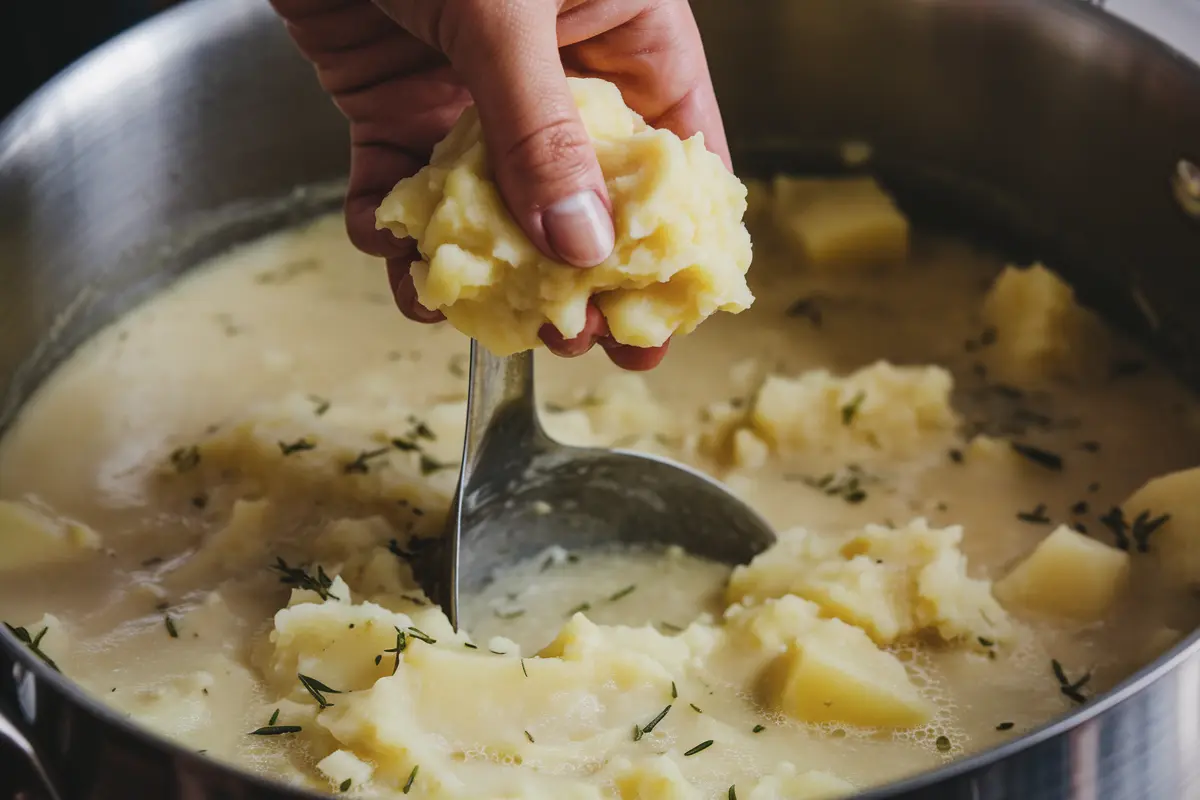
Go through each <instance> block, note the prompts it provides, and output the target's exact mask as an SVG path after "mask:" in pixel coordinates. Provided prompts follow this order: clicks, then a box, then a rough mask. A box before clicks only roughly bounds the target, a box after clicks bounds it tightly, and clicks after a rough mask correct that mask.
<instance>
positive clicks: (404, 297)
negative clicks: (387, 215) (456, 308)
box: [387, 240, 446, 323]
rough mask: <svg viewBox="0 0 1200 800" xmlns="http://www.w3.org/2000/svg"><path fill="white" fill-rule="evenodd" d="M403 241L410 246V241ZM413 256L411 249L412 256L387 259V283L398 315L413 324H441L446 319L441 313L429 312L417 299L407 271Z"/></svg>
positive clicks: (414, 252) (415, 288)
mask: <svg viewBox="0 0 1200 800" xmlns="http://www.w3.org/2000/svg"><path fill="white" fill-rule="evenodd" d="M405 241H408V242H409V243H410V244H411V240H405ZM415 255H416V248H415V247H413V252H412V255H411V256H409V257H403V258H389V259H388V262H387V271H388V283H389V284H390V285H391V287H392V297H394V298H395V300H396V307H397V308H399V309H400V313H402V314H403V315H404V316H406V317H408V318H409V319H411V320H412V321H413V322H424V323H430V322H441V321H442V320H444V319H445V318H446V317H445V316H444V315H443V314H442V312H440V311H430V310H429V309H428V308H425V306H423V305H421V302H420V301H419V300H418V299H417V287H416V286H415V285H414V284H413V279H412V275H411V274H410V271H409V270H410V268H411V267H412V262H413V257H414V256H415Z"/></svg>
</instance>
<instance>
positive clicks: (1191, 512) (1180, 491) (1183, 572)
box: [1121, 467, 1200, 587]
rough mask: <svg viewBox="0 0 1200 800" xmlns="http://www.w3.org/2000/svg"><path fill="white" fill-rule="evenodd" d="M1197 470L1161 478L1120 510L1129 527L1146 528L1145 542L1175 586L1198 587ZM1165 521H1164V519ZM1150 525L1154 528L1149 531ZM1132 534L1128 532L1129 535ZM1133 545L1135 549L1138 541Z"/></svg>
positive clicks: (1199, 492) (1199, 508)
mask: <svg viewBox="0 0 1200 800" xmlns="http://www.w3.org/2000/svg"><path fill="white" fill-rule="evenodd" d="M1197 496H1200V467H1196V468H1194V469H1185V470H1182V471H1180V472H1171V473H1168V474H1167V475H1161V476H1159V477H1157V478H1154V479H1153V480H1151V481H1149V482H1147V483H1146V485H1145V486H1143V487H1142V488H1140V489H1138V490H1137V491H1136V492H1134V493H1133V494H1132V495H1131V496H1130V497H1129V499H1128V500H1126V501H1125V504H1124V505H1123V506H1122V507H1121V509H1122V515H1123V517H1124V519H1125V520H1126V522H1127V524H1128V525H1129V526H1130V527H1131V528H1132V527H1134V526H1140V530H1141V531H1146V530H1148V529H1150V530H1151V532H1150V533H1149V534H1148V535H1146V536H1145V537H1144V538H1145V542H1146V544H1147V546H1148V547H1149V549H1150V552H1152V553H1154V555H1155V557H1156V560H1157V562H1158V564H1159V566H1160V568H1161V569H1162V572H1163V575H1164V576H1165V577H1166V578H1167V579H1168V580H1169V581H1170V582H1171V583H1172V584H1175V585H1178V586H1187V587H1193V586H1200V503H1197V502H1196V497H1197ZM1164 516H1165V517H1166V519H1163V517H1164ZM1149 526H1154V527H1153V528H1152V529H1151V528H1149ZM1132 533H1133V531H1131V534H1132ZM1133 546H1134V547H1135V548H1136V547H1138V542H1136V541H1135V542H1134V543H1133Z"/></svg>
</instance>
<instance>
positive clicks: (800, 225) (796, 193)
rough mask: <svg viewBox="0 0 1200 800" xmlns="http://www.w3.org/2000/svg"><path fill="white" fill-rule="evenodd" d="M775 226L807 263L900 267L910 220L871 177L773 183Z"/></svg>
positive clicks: (823, 266) (905, 254)
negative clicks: (897, 265) (788, 238)
mask: <svg viewBox="0 0 1200 800" xmlns="http://www.w3.org/2000/svg"><path fill="white" fill-rule="evenodd" d="M774 188H775V206H774V211H775V224H776V226H777V227H778V228H779V229H780V230H781V231H783V232H784V233H785V234H787V235H788V236H789V237H790V238H791V239H792V240H793V241H794V242H795V243H796V245H797V246H798V247H799V248H800V250H801V252H802V253H803V254H804V258H805V260H806V261H807V262H808V264H809V265H811V266H812V267H815V268H817V269H826V270H834V269H841V268H845V267H855V266H863V265H874V264H901V263H903V262H904V260H905V259H906V258H907V257H908V240H909V230H908V220H907V219H906V218H905V217H904V215H903V214H902V213H900V210H899V209H898V208H896V204H895V203H894V202H892V198H891V197H889V196H888V195H887V194H886V193H885V192H884V191H883V189H882V188H880V186H879V184H878V183H876V182H875V180H874V179H872V178H833V179H808V178H800V179H798V178H786V177H779V178H776V179H775V186H774Z"/></svg>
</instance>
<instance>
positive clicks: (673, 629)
mask: <svg viewBox="0 0 1200 800" xmlns="http://www.w3.org/2000/svg"><path fill="white" fill-rule="evenodd" d="M658 627H660V628H662V629H663V633H682V632H683V628H681V627H679V626H678V625H675V624H672V623H670V622H660V623H658Z"/></svg>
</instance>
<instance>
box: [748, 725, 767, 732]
mask: <svg viewBox="0 0 1200 800" xmlns="http://www.w3.org/2000/svg"><path fill="white" fill-rule="evenodd" d="M766 729H767V728H766V726H765V725H755V726H754V727H753V728H751V729H750V732H751V733H762V732H763V731H765V730H766Z"/></svg>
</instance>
